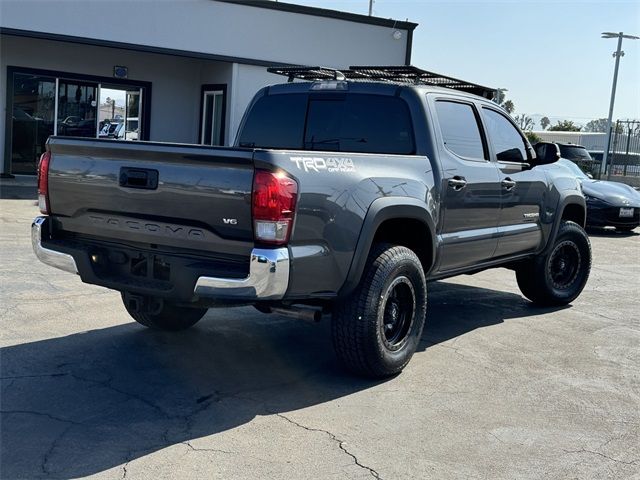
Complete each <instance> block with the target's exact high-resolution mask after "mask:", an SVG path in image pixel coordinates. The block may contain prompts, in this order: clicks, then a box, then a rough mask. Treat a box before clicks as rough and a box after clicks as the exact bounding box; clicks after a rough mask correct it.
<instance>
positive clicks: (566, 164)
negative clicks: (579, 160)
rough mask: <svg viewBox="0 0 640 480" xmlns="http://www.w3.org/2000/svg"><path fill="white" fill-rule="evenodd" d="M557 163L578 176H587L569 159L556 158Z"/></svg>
mask: <svg viewBox="0 0 640 480" xmlns="http://www.w3.org/2000/svg"><path fill="white" fill-rule="evenodd" d="M558 165H562V166H563V167H565V168H567V169H569V170H571V172H572V173H573V174H574V175H575V176H576V177H578V178H589V177H587V174H586V173H584V172H583V171H582V170H581V169H580V167H579V166H578V165H576V164H575V163H573V162H571V161H569V160H566V159H564V158H561V159H560V160H558Z"/></svg>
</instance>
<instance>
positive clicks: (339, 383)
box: [0, 283, 542, 478]
mask: <svg viewBox="0 0 640 480" xmlns="http://www.w3.org/2000/svg"><path fill="white" fill-rule="evenodd" d="M430 292H431V293H430V305H429V315H428V323H427V328H426V330H425V334H424V337H423V342H422V343H421V347H420V350H424V348H427V347H428V346H429V345H433V344H437V343H439V342H443V341H445V340H448V339H450V338H453V337H456V336H459V335H463V334H464V333H466V332H469V331H471V330H474V329H477V328H482V327H485V326H487V325H494V324H498V323H501V322H503V321H504V320H507V319H510V318H515V317H526V316H532V315H538V314H540V313H541V312H542V310H540V309H535V308H533V307H531V306H530V304H529V303H528V302H526V301H525V300H524V299H523V298H522V297H520V296H519V295H514V294H511V293H503V292H497V291H494V290H488V289H482V288H474V287H468V286H462V285H455V284H446V283H436V284H433V285H431V287H430ZM90 314H91V312H87V315H90ZM319 330H320V331H319ZM0 355H1V357H0V360H1V364H0V365H1V368H0V370H1V373H2V391H1V395H2V396H1V400H2V424H1V427H2V428H1V437H0V441H1V444H2V458H1V463H0V465H1V471H0V476H1V477H2V478H38V477H47V478H51V477H54V478H70V477H74V478H75V477H82V476H87V475H91V474H95V473H99V472H102V471H104V470H107V469H109V468H113V467H116V466H119V465H122V464H124V463H125V462H127V461H129V460H132V459H135V458H138V457H141V456H143V455H146V454H148V453H150V452H154V451H157V450H160V449H162V448H165V447H167V446H170V445H174V444H177V443H186V442H188V441H190V440H192V439H196V438H199V437H203V436H210V435H214V434H216V433H218V432H222V431H225V430H228V429H232V428H234V427H237V426H240V425H243V424H245V423H247V422H250V421H251V420H252V419H253V418H254V417H256V416H257V415H269V414H277V413H280V412H282V413H284V412H288V411H291V410H296V409H301V408H304V407H307V406H310V405H316V404H320V403H323V402H327V401H330V400H332V399H336V398H340V397H343V396H347V395H350V394H352V393H354V392H358V391H361V390H365V389H368V388H371V387H372V386H375V385H377V384H379V383H381V382H374V381H367V380H362V379H358V378H354V377H351V376H348V375H346V374H344V373H342V372H341V370H340V368H339V366H338V365H337V362H336V360H335V357H334V355H333V351H332V348H331V342H330V332H329V322H328V321H326V322H323V323H322V324H320V325H309V324H305V323H301V322H298V321H295V320H290V319H285V318H284V317H278V316H267V315H262V314H260V313H258V312H256V311H254V310H253V309H246V308H245V309H236V310H226V311H225V310H212V311H210V312H209V313H208V315H207V316H206V317H205V319H204V320H203V321H202V322H201V323H199V324H198V325H197V326H196V327H194V328H193V329H192V330H191V331H187V332H180V333H174V334H167V333H160V332H154V331H150V330H145V329H143V328H142V327H139V326H138V325H137V324H134V323H131V324H125V325H118V326H114V327H109V328H103V329H98V330H92V331H88V332H81V333H76V334H73V335H69V336H66V337H61V338H52V339H47V340H43V341H37V342H33V343H26V344H21V345H15V346H10V347H6V348H3V349H2V350H0Z"/></svg>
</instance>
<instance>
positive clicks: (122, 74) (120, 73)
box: [113, 65, 129, 78]
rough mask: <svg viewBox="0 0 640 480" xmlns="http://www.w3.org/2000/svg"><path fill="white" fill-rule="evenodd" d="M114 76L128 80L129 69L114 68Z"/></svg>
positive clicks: (118, 66) (119, 66) (117, 66)
mask: <svg viewBox="0 0 640 480" xmlns="http://www.w3.org/2000/svg"><path fill="white" fill-rule="evenodd" d="M113 76H114V77H116V78H127V77H128V76H129V69H128V68H127V67H123V66H122V65H116V66H114V67H113Z"/></svg>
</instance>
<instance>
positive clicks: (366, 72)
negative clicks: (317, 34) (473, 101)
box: [267, 65, 497, 99]
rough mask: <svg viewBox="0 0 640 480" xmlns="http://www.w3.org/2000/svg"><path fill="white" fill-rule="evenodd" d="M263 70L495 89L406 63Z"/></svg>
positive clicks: (482, 91) (302, 76)
mask: <svg viewBox="0 0 640 480" xmlns="http://www.w3.org/2000/svg"><path fill="white" fill-rule="evenodd" d="M267 71H268V72H270V73H275V74H277V75H283V76H285V77H288V78H289V82H292V81H293V80H294V79H296V78H297V79H299V80H307V81H317V80H349V81H380V82H391V83H404V84H413V85H433V86H437V87H445V88H451V89H453V90H460V91H464V92H468V93H472V94H474V95H479V96H481V97H484V98H488V99H492V98H493V97H494V96H495V94H496V91H497V90H496V89H494V88H489V87H485V86H482V85H478V84H475V83H471V82H467V81H465V80H459V79H457V78H453V77H448V76H446V75H441V74H439V73H433V72H429V71H427V70H422V69H420V68H417V67H413V66H410V65H400V66H382V65H378V66H373V65H369V66H366V65H362V66H360V65H358V66H351V67H349V68H348V69H340V70H337V69H334V68H328V67H270V68H268V69H267Z"/></svg>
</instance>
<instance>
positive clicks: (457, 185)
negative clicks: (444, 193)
mask: <svg viewBox="0 0 640 480" xmlns="http://www.w3.org/2000/svg"><path fill="white" fill-rule="evenodd" d="M448 183H449V187H451V188H452V189H454V190H455V191H456V192H459V191H460V190H462V189H463V188H464V187H466V186H467V181H466V180H465V179H464V178H463V177H458V176H455V177H453V178H450V179H449V182H448Z"/></svg>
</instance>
